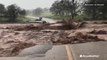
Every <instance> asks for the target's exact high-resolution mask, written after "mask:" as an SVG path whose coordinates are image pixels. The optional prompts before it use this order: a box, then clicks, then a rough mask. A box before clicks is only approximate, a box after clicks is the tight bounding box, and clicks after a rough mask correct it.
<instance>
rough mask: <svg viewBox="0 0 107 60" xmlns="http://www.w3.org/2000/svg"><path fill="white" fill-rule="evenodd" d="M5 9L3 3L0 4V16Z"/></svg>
mask: <svg viewBox="0 0 107 60" xmlns="http://www.w3.org/2000/svg"><path fill="white" fill-rule="evenodd" d="M5 12H6V9H5V7H4V5H3V4H0V16H1V17H3V16H4V15H5Z"/></svg>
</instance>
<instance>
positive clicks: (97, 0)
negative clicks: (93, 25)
mask: <svg viewBox="0 0 107 60" xmlns="http://www.w3.org/2000/svg"><path fill="white" fill-rule="evenodd" d="M106 3H107V0H88V1H85V3H84V5H83V8H84V10H83V11H84V14H86V15H87V18H88V19H93V20H94V19H106V18H107V6H106Z"/></svg>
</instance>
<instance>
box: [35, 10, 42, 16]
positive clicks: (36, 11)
mask: <svg viewBox="0 0 107 60" xmlns="http://www.w3.org/2000/svg"><path fill="white" fill-rule="evenodd" d="M33 12H34V15H37V16H40V15H41V14H42V13H43V9H42V8H36V9H35V10H34V11H33Z"/></svg>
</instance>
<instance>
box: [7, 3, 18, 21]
mask: <svg viewBox="0 0 107 60" xmlns="http://www.w3.org/2000/svg"><path fill="white" fill-rule="evenodd" d="M19 11H20V8H19V7H18V6H17V5H15V4H12V5H9V6H8V7H7V14H6V15H7V17H8V18H9V22H16V18H17V17H18V16H19Z"/></svg>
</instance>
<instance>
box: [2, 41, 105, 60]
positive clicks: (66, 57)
mask: <svg viewBox="0 0 107 60" xmlns="http://www.w3.org/2000/svg"><path fill="white" fill-rule="evenodd" d="M0 60H107V42H91V43H83V44H74V45H54V46H52V45H37V46H34V47H30V48H27V49H24V50H23V51H21V52H20V53H19V55H18V56H16V57H2V58H0Z"/></svg>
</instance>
